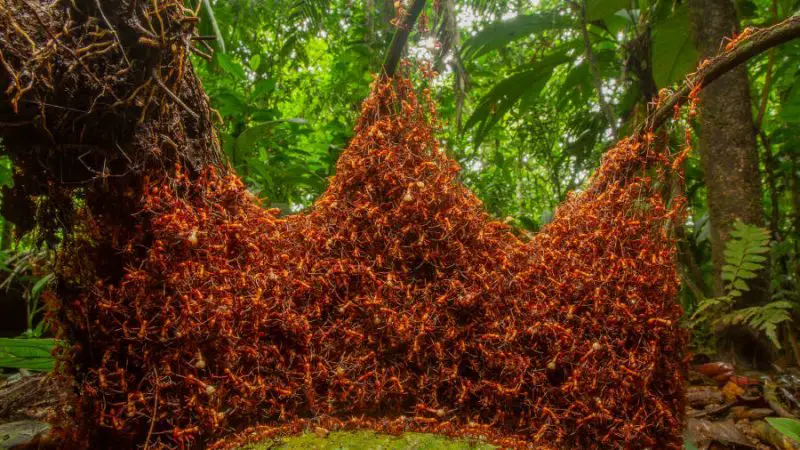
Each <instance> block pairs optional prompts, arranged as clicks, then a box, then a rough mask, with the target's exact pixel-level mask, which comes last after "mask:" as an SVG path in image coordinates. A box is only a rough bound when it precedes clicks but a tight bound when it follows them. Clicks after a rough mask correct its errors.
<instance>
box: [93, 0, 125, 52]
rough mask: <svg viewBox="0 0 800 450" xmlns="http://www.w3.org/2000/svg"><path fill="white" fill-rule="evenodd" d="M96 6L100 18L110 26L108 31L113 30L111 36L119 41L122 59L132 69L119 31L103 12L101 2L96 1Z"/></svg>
mask: <svg viewBox="0 0 800 450" xmlns="http://www.w3.org/2000/svg"><path fill="white" fill-rule="evenodd" d="M94 2H95V5H97V10H98V11H100V16H101V17H102V18H103V21H104V22H105V23H106V26H108V29H109V30H111V34H113V35H114V39H116V40H117V44H119V51H120V52H122V57H123V58H124V59H125V63H127V64H128V67H131V62H130V60H129V59H128V55H127V54H125V47H124V46H123V45H122V40H120V38H119V34H117V30H116V29H114V26H113V25H111V22H110V21H109V20H108V17H106V13H104V12H103V7H102V6H101V5H100V0H95V1H94Z"/></svg>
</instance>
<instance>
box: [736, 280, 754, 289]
mask: <svg viewBox="0 0 800 450" xmlns="http://www.w3.org/2000/svg"><path fill="white" fill-rule="evenodd" d="M733 287H734V288H736V289H738V290H740V291H749V290H750V286H748V285H747V283H745V282H744V280H734V281H733Z"/></svg>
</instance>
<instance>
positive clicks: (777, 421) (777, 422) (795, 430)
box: [766, 417, 800, 442]
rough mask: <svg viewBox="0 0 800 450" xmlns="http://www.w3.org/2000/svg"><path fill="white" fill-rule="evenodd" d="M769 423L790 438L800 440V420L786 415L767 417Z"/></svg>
mask: <svg viewBox="0 0 800 450" xmlns="http://www.w3.org/2000/svg"><path fill="white" fill-rule="evenodd" d="M766 420H767V423H769V424H770V425H772V427H773V428H775V429H776V430H778V431H779V432H780V433H781V434H782V435H784V436H786V437H788V438H789V439H791V440H793V441H795V442H800V420H797V419H787V418H785V417H767V419H766Z"/></svg>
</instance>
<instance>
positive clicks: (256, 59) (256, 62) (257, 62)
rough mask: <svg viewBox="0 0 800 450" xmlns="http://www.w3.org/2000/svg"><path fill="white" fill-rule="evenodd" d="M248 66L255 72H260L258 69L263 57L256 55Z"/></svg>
mask: <svg viewBox="0 0 800 450" xmlns="http://www.w3.org/2000/svg"><path fill="white" fill-rule="evenodd" d="M248 65H249V66H250V69H252V70H253V71H254V72H258V67H259V66H260V65H261V55H255V56H253V57H252V58H250V62H249V63H248Z"/></svg>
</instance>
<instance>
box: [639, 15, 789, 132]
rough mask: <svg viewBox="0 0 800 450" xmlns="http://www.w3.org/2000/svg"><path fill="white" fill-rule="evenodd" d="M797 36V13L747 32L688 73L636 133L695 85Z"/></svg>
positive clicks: (657, 121)
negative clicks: (745, 35)
mask: <svg viewBox="0 0 800 450" xmlns="http://www.w3.org/2000/svg"><path fill="white" fill-rule="evenodd" d="M797 38H800V15H796V16H792V17H790V18H788V19H786V20H784V21H783V22H781V23H779V24H777V25H774V26H771V27H769V28H764V29H758V30H755V31H752V32H750V34H749V36H748V37H746V38H743V39H742V40H741V41H740V42H738V43H737V45H736V46H735V47H734V48H732V49H731V50H729V51H725V52H723V53H721V54H720V55H718V56H716V57H714V58H712V59H711V60H710V61H709V62H707V63H704V64H703V65H702V66H701V68H700V69H698V70H697V72H695V73H693V74H691V75H689V76H688V77H687V80H686V82H685V83H684V84H683V86H682V87H681V88H680V89H679V90H678V91H676V92H675V93H673V94H672V95H670V96H669V97H667V98H666V99H665V100H664V101H663V102H661V104H660V106H659V107H658V108H657V109H656V110H655V111H653V112H652V113H651V114H650V115H649V116H648V117H647V119H646V120H645V122H644V123H643V124H641V125H640V126H639V128H638V129H637V132H636V134H643V133H645V132H646V131H648V130H654V129H656V128H658V127H660V126H661V125H663V124H664V122H666V121H667V120H668V119H669V118H670V117H672V116H673V114H674V112H675V108H676V107H680V106H681V105H683V104H685V103H686V102H687V101H688V100H689V94H690V93H691V92H692V89H694V88H695V87H696V86H707V85H708V84H710V83H711V82H713V81H714V80H716V79H718V78H719V77H721V76H723V75H725V74H726V73H728V72H729V71H731V70H732V69H734V68H735V67H737V66H739V65H740V64H743V63H745V62H747V61H748V60H750V59H752V58H753V57H755V56H758V55H760V54H761V53H764V52H765V51H767V50H769V49H771V48H773V47H776V46H778V45H781V44H783V43H785V42H788V41H791V40H793V39H797Z"/></svg>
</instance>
